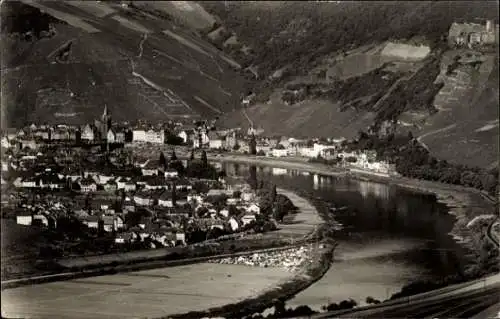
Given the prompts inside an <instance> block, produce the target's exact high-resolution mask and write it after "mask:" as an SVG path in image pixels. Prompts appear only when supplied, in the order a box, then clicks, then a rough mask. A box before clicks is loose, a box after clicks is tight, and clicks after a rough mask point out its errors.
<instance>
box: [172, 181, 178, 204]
mask: <svg viewBox="0 0 500 319" xmlns="http://www.w3.org/2000/svg"><path fill="white" fill-rule="evenodd" d="M176 187H177V185H176V184H175V182H173V183H172V205H174V207H175V203H176V201H177V190H176Z"/></svg>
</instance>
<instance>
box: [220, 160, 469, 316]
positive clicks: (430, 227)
mask: <svg viewBox="0 0 500 319" xmlns="http://www.w3.org/2000/svg"><path fill="white" fill-rule="evenodd" d="M222 166H223V169H224V170H225V171H226V172H227V174H228V176H229V177H236V178H248V177H249V176H250V175H251V171H252V170H251V169H250V167H249V166H248V165H243V164H233V163H224V164H222ZM253 169H254V174H255V175H256V177H257V180H258V181H259V182H260V180H264V181H270V182H272V183H274V184H276V185H277V186H278V187H282V188H286V189H290V190H293V191H296V192H297V193H298V194H300V195H301V196H304V197H306V198H309V199H310V200H312V202H313V203H314V204H315V205H316V206H317V207H318V209H323V210H327V209H328V208H329V207H331V206H332V205H334V206H335V207H342V206H347V209H345V210H343V211H341V212H337V213H333V214H335V220H336V221H337V222H339V223H340V224H342V225H343V229H341V230H338V231H337V232H336V235H335V236H336V239H337V240H338V242H339V246H338V248H337V250H336V253H335V261H334V263H333V264H332V266H331V268H330V270H329V271H328V272H327V274H326V275H325V276H324V277H323V278H322V279H320V280H319V281H318V282H316V283H314V284H313V285H312V286H311V287H309V288H308V289H306V290H304V291H303V292H301V293H300V294H298V295H297V296H296V297H295V298H294V299H292V300H289V301H288V302H287V304H288V305H289V306H299V305H309V306H310V307H311V308H313V309H315V310H320V309H321V307H322V306H324V305H327V304H329V303H331V302H340V301H342V300H345V299H349V298H352V299H354V300H355V301H357V302H358V304H364V301H365V299H366V297H368V296H371V297H374V298H376V299H379V300H384V299H387V298H389V297H390V296H391V295H392V294H394V293H396V292H398V291H399V290H400V289H401V288H402V287H403V286H404V285H406V284H408V283H410V282H412V281H415V280H423V279H429V280H433V279H438V278H442V277H443V276H446V275H451V274H455V273H457V272H459V271H460V270H461V269H462V268H463V266H464V263H465V261H464V259H465V258H464V255H465V251H464V249H463V248H462V247H461V246H459V245H458V244H457V243H456V242H455V241H454V240H453V239H452V237H451V236H450V235H449V234H448V233H449V232H450V231H451V229H452V226H453V223H454V221H455V219H454V217H453V216H452V215H450V214H448V212H447V208H446V207H445V206H444V205H442V204H439V203H437V202H436V199H435V197H434V196H432V195H424V194H420V193H415V192H411V191H408V190H406V189H403V188H400V187H397V186H390V185H386V184H379V183H373V182H366V181H356V180H352V179H348V178H345V177H328V176H320V175H316V174H309V173H307V172H299V171H293V170H286V169H279V168H270V167H257V168H255V167H253Z"/></svg>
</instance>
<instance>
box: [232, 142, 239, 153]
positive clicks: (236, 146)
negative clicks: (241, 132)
mask: <svg viewBox="0 0 500 319" xmlns="http://www.w3.org/2000/svg"><path fill="white" fill-rule="evenodd" d="M239 149H240V144H238V143H236V144H234V146H233V151H237V150H239Z"/></svg>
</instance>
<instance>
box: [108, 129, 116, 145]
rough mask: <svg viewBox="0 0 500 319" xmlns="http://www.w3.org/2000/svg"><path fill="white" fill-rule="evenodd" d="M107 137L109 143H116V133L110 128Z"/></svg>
mask: <svg viewBox="0 0 500 319" xmlns="http://www.w3.org/2000/svg"><path fill="white" fill-rule="evenodd" d="M106 139H107V140H108V142H109V143H115V142H116V133H115V132H114V131H113V130H112V129H109V130H108V134H107V136H106Z"/></svg>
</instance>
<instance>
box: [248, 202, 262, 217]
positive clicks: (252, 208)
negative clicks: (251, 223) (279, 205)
mask: <svg viewBox="0 0 500 319" xmlns="http://www.w3.org/2000/svg"><path fill="white" fill-rule="evenodd" d="M247 212H248V213H251V214H256V215H258V214H260V207H259V206H258V205H257V204H251V205H250V206H248V207H247Z"/></svg>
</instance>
